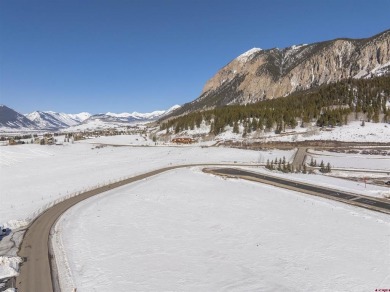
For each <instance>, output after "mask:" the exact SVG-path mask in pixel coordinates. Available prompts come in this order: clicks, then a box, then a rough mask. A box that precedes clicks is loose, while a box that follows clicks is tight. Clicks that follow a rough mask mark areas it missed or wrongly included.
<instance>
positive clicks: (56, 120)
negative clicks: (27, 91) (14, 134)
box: [26, 111, 79, 130]
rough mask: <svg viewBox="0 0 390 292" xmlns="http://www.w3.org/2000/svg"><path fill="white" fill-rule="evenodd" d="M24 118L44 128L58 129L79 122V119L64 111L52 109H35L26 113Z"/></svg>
mask: <svg viewBox="0 0 390 292" xmlns="http://www.w3.org/2000/svg"><path fill="white" fill-rule="evenodd" d="M26 118H28V119H29V120H31V121H32V122H34V123H35V124H36V125H38V127H39V128H41V129H45V130H58V129H63V128H67V127H69V126H74V125H77V124H79V121H77V120H75V119H73V118H71V117H70V116H69V115H67V114H64V113H56V112H52V111H47V112H42V111H35V112H32V113H29V114H27V115H26Z"/></svg>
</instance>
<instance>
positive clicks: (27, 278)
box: [16, 164, 390, 292]
mask: <svg viewBox="0 0 390 292" xmlns="http://www.w3.org/2000/svg"><path fill="white" fill-rule="evenodd" d="M231 165H232V164H230V166H231ZM234 165H235V166H249V165H241V164H234ZM192 166H218V164H189V165H178V166H171V167H165V168H162V169H159V170H154V171H150V172H147V173H145V174H141V175H138V176H135V177H132V178H129V179H125V180H122V181H119V182H116V183H113V184H110V185H107V186H103V187H100V188H97V189H94V190H91V191H88V192H85V193H82V194H80V195H78V196H75V197H72V198H69V199H67V200H65V201H63V202H60V203H58V204H56V205H54V206H53V207H51V208H50V209H48V210H46V211H45V212H44V213H42V214H41V215H40V216H39V217H37V218H36V219H35V220H34V221H33V222H32V223H31V224H30V226H29V227H28V229H27V230H26V233H25V236H24V239H23V241H22V244H21V247H20V252H19V256H20V257H22V258H23V259H24V262H23V263H22V265H21V267H20V273H19V276H18V277H17V278H16V287H17V288H18V289H19V290H18V291H22V292H50V291H53V282H52V276H51V274H52V270H51V267H50V263H49V261H50V254H49V235H50V230H51V228H52V226H53V225H54V224H55V222H56V221H57V219H58V218H59V217H60V216H61V215H62V214H63V213H64V212H65V211H66V210H68V209H69V208H70V207H72V206H74V205H75V204H77V203H79V202H81V201H83V200H85V199H87V198H90V197H92V196H95V195H97V194H100V193H102V192H106V191H109V190H112V189H114V188H117V187H120V186H123V185H126V184H129V183H132V182H135V181H138V180H142V179H145V178H147V177H151V176H154V175H157V174H160V173H162V172H165V171H169V170H172V169H176V168H183V167H192ZM219 166H221V165H219ZM224 166H225V167H226V166H229V164H224ZM250 166H255V165H253V164H252V165H250ZM204 171H205V172H209V173H213V174H216V175H224V176H233V177H240V178H243V179H248V180H252V181H257V182H262V183H267V184H271V185H275V186H278V187H283V188H288V189H291V190H296V191H299V192H304V193H308V194H312V195H316V196H322V197H325V198H328V199H333V200H337V201H341V202H345V203H348V204H352V205H355V206H360V207H364V208H368V209H371V210H374V211H380V212H383V213H387V214H390V203H389V202H388V201H387V202H386V200H381V199H376V198H371V197H366V196H362V195H357V194H351V193H346V192H340V191H337V190H332V189H328V188H324V187H318V186H313V185H309V184H305V183H297V182H294V181H290V180H286V179H282V178H276V177H273V176H268V175H263V174H259V173H253V172H250V171H246V170H242V169H237V168H218V169H205V170H204Z"/></svg>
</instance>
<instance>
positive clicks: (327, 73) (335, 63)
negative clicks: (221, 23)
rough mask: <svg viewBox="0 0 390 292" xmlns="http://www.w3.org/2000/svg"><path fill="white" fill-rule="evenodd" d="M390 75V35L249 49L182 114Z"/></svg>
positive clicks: (210, 83)
mask: <svg viewBox="0 0 390 292" xmlns="http://www.w3.org/2000/svg"><path fill="white" fill-rule="evenodd" d="M389 73H390V30H387V31H385V32H383V33H380V34H378V35H375V36H373V37H371V38H367V39H336V40H331V41H325V42H320V43H314V44H304V45H298V46H291V47H288V48H284V49H278V48H274V49H269V50H262V49H257V48H254V49H251V50H249V51H248V52H246V53H244V54H242V55H240V56H239V57H237V58H236V59H234V60H233V61H231V62H230V63H229V64H227V65H226V66H225V67H223V68H222V69H221V70H220V71H219V72H217V74H216V75H215V76H214V77H212V78H211V79H210V80H209V81H207V83H206V85H205V86H204V88H203V91H202V93H201V95H200V96H199V98H197V99H196V100H194V101H193V102H191V103H188V104H186V105H185V106H184V107H183V108H182V109H180V113H179V112H177V114H182V113H185V112H190V111H194V110H199V109H206V108H211V107H215V106H222V105H227V104H245V103H254V102H257V101H261V100H265V99H272V98H277V97H282V96H286V95H288V94H290V93H292V92H294V91H297V90H303V89H309V88H312V87H316V86H319V85H322V84H326V83H331V82H336V81H338V80H341V79H346V78H370V77H372V76H380V75H385V74H389Z"/></svg>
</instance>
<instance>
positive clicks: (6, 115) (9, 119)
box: [0, 105, 38, 130]
mask: <svg viewBox="0 0 390 292" xmlns="http://www.w3.org/2000/svg"><path fill="white" fill-rule="evenodd" d="M0 129H1V130H37V129H38V127H37V125H36V124H35V123H34V122H32V121H30V120H29V119H27V118H26V117H25V116H24V115H22V114H20V113H18V112H16V111H14V110H13V109H11V108H9V107H7V106H5V105H0Z"/></svg>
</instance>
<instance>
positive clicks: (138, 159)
mask: <svg viewBox="0 0 390 292" xmlns="http://www.w3.org/2000/svg"><path fill="white" fill-rule="evenodd" d="M118 137H121V136H118ZM116 139H118V138H116ZM92 141H93V139H90V140H86V141H83V142H81V143H75V144H66V145H63V146H41V145H34V144H29V145H18V146H4V147H0V185H1V188H2V190H1V194H2V203H1V210H0V220H1V221H0V222H1V223H3V222H8V226H9V227H11V228H12V227H15V226H16V225H17V222H10V220H16V219H18V220H24V219H26V218H31V217H32V216H33V215H34V213H36V212H37V211H40V209H41V208H42V207H44V206H45V205H46V204H50V203H51V202H53V201H55V200H57V199H61V198H63V197H65V196H69V195H72V194H75V193H77V192H79V191H84V190H87V189H90V188H94V187H97V186H98V185H102V184H107V183H109V182H113V181H115V180H118V179H123V178H125V177H129V176H134V175H137V174H141V173H144V172H147V171H150V170H153V169H158V168H161V167H165V166H169V165H177V164H189V163H235V162H236V163H237V164H238V163H252V164H256V163H258V162H265V160H266V159H267V158H270V159H271V158H272V157H281V156H285V157H286V159H287V160H289V159H292V157H293V155H294V150H290V151H281V150H280V151H279V150H278V151H271V152H270V151H268V152H266V151H262V152H259V151H251V150H247V151H243V150H239V149H229V148H214V147H209V148H204V147H203V148H202V147H112V146H107V147H103V148H99V147H97V146H96V145H91V144H88V143H89V142H92ZM97 141H101V139H100V138H98V139H97ZM114 142H115V139H114Z"/></svg>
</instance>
